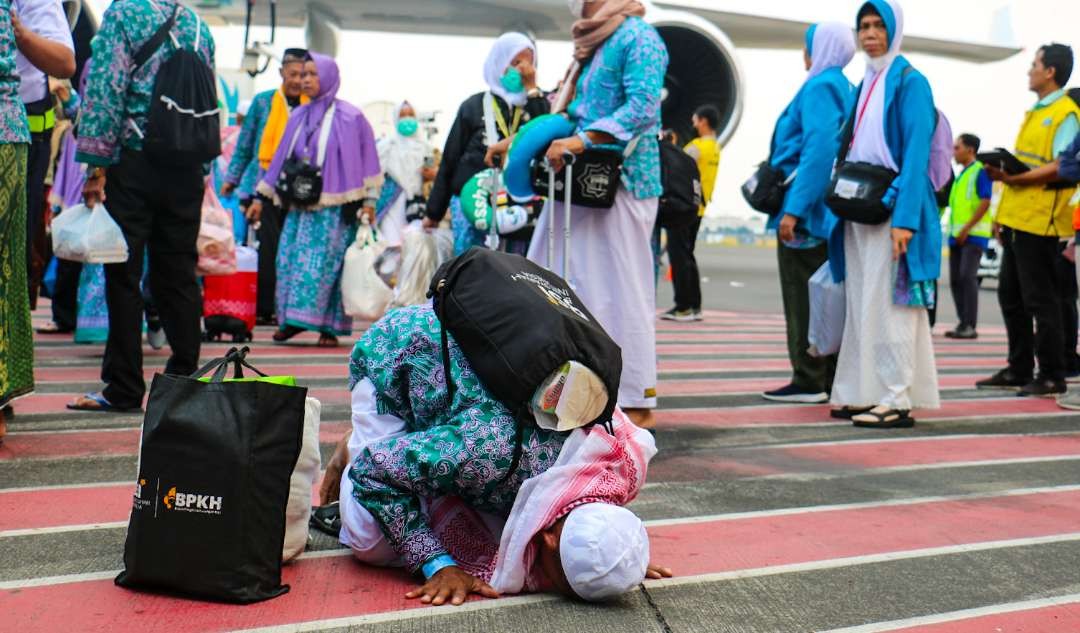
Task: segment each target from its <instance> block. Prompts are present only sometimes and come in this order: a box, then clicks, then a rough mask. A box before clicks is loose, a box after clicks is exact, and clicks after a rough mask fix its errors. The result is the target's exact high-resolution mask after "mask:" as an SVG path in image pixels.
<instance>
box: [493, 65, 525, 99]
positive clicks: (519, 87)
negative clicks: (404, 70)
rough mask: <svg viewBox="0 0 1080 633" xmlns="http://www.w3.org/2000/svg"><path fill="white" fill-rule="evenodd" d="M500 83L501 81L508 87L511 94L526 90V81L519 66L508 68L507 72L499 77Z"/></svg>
mask: <svg viewBox="0 0 1080 633" xmlns="http://www.w3.org/2000/svg"><path fill="white" fill-rule="evenodd" d="M499 83H501V84H502V87H503V88H506V91H507V92H509V93H510V94H517V93H519V92H525V82H524V80H522V78H521V71H519V70H518V69H517V68H514V67H510V68H507V69H506V74H504V75H503V76H502V77H501V78H500V79H499Z"/></svg>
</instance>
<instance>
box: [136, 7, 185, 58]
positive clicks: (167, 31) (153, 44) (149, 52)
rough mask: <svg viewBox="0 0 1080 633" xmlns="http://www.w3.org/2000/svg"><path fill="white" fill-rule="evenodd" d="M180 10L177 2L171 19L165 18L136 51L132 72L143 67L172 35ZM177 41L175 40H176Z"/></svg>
mask: <svg viewBox="0 0 1080 633" xmlns="http://www.w3.org/2000/svg"><path fill="white" fill-rule="evenodd" d="M151 5H152V6H154V7H157V5H156V4H153V3H151ZM179 11H180V5H179V4H177V5H176V6H175V7H174V8H173V12H172V15H170V16H169V19H167V20H165V23H164V24H162V25H161V26H159V27H158V30H156V31H154V34H153V35H151V36H150V39H148V40H146V42H144V43H143V45H142V46H140V47H139V50H137V51H135V55H133V56H132V58H131V61H132V64H133V67H132V69H131V72H133V73H134V72H135V71H137V70H139V69H140V68H142V67H143V65H144V64H146V62H148V61H150V58H151V57H153V56H154V53H156V52H157V51H158V49H159V48H161V46H162V44H164V43H165V39H166V38H168V37H170V36H171V35H172V27H173V25H175V24H176V14H177V13H179ZM174 43H175V40H174Z"/></svg>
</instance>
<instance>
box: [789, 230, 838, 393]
mask: <svg viewBox="0 0 1080 633" xmlns="http://www.w3.org/2000/svg"><path fill="white" fill-rule="evenodd" d="M776 257H777V262H778V264H779V268H780V294H781V296H782V297H783V300H784V320H785V321H786V322H787V347H788V358H789V359H790V360H791V384H793V385H795V386H796V387H799V388H801V389H805V390H806V391H814V392H825V393H829V392H831V391H832V383H833V377H834V376H835V375H836V356H828V357H825V358H815V357H813V356H811V355H810V354H809V353H807V350H809V349H810V289H809V284H810V278H811V277H813V276H814V273H816V272H817V271H818V269H819V268H821V267H822V266H823V265H824V264H825V262H827V261H828V260H829V246H828V244H819V245H818V246H816V247H814V248H806V249H802V248H788V247H787V246H784V245H783V244H780V245H778V246H777V251H776Z"/></svg>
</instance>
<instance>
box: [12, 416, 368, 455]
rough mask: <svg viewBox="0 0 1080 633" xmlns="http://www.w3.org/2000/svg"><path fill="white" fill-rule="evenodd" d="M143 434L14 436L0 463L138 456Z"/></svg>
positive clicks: (328, 436)
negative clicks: (140, 439) (61, 458)
mask: <svg viewBox="0 0 1080 633" xmlns="http://www.w3.org/2000/svg"><path fill="white" fill-rule="evenodd" d="M348 427H349V424H348V423H346V422H333V423H327V424H324V425H321V426H320V427H319V441H320V442H322V443H323V444H333V443H336V442H337V441H338V440H340V439H341V436H342V434H343V433H344V432H345V430H346V429H347V428H348ZM140 437H141V431H140V429H137V428H131V429H121V430H117V431H75V432H62V433H13V434H11V435H9V436H7V437H6V438H5V439H4V443H3V444H0V462H4V461H13V460H19V459H56V458H60V457H64V458H69V457H100V456H104V455H135V454H136V453H138V452H139V438H140Z"/></svg>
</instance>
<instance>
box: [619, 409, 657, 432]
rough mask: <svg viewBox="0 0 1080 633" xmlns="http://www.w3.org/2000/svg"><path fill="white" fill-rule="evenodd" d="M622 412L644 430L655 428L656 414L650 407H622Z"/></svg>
mask: <svg viewBox="0 0 1080 633" xmlns="http://www.w3.org/2000/svg"><path fill="white" fill-rule="evenodd" d="M623 413H625V414H626V417H628V418H630V421H631V422H633V423H634V426H636V427H638V428H641V429H646V430H648V429H655V428H656V415H655V413H653V410H652V409H623Z"/></svg>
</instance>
